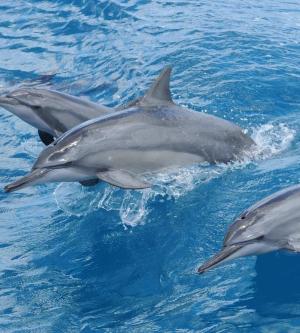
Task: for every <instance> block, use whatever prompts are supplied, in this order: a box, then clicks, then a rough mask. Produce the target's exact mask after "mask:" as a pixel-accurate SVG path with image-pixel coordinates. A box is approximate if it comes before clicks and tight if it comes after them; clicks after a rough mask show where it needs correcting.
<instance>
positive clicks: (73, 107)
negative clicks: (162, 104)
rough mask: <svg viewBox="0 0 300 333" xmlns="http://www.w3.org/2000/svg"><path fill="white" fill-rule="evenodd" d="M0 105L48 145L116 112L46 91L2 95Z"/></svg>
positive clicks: (26, 88) (41, 89)
mask: <svg viewBox="0 0 300 333" xmlns="http://www.w3.org/2000/svg"><path fill="white" fill-rule="evenodd" d="M0 106H1V107H3V108H5V109H6V110H8V111H10V112H12V113H13V114H15V115H16V116H18V117H19V118H21V119H22V120H23V121H25V122H26V123H28V124H30V125H31V126H33V127H35V128H37V129H38V131H39V135H40V138H41V140H42V141H43V143H45V144H46V145H48V144H50V143H51V142H53V141H54V138H57V137H59V136H60V135H61V134H63V133H64V132H66V131H67V130H69V129H71V128H72V127H74V126H76V125H78V124H80V123H82V122H84V121H86V120H89V119H92V118H96V117H99V116H101V115H103V114H108V113H110V112H113V111H114V110H113V109H111V108H109V107H105V106H102V105H98V104H96V103H93V102H90V101H87V100H83V99H80V98H78V97H75V96H71V95H67V94H63V93H60V92H58V91H55V90H48V89H44V88H34V87H24V88H19V89H16V90H14V91H12V92H11V93H8V94H6V95H5V96H0Z"/></svg>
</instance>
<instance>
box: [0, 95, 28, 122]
mask: <svg viewBox="0 0 300 333" xmlns="http://www.w3.org/2000/svg"><path fill="white" fill-rule="evenodd" d="M0 106H1V107H3V108H4V109H6V110H8V111H10V112H11V113H13V114H15V115H16V116H18V117H20V118H21V119H24V120H25V119H27V118H28V114H30V113H31V108H30V107H29V106H28V105H24V104H21V103H20V102H19V101H18V100H17V99H15V98H14V97H13V96H10V95H9V94H7V95H3V96H0Z"/></svg>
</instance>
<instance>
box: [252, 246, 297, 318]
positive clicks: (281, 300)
mask: <svg viewBox="0 0 300 333" xmlns="http://www.w3.org/2000/svg"><path fill="white" fill-rule="evenodd" d="M255 270H256V276H255V277H254V281H253V282H254V288H253V294H252V295H251V298H250V299H249V300H247V301H246V306H247V307H248V308H252V309H253V310H255V311H256V313H257V314H258V315H260V316H262V317H273V318H274V317H276V318H278V319H288V318H296V317H298V318H299V316H300V305H299V300H300V283H299V281H300V256H299V255H297V254H292V253H287V252H281V251H280V252H272V253H269V254H265V255H262V256H258V257H257V260H256V264H255Z"/></svg>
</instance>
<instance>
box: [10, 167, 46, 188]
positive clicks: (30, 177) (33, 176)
mask: <svg viewBox="0 0 300 333" xmlns="http://www.w3.org/2000/svg"><path fill="white" fill-rule="evenodd" d="M48 172H49V170H48V169H35V170H33V171H31V172H30V173H29V174H27V175H26V176H24V177H21V178H20V179H18V180H16V181H15V182H13V183H11V184H8V185H6V186H5V187H4V191H5V192H13V191H16V190H19V189H21V188H24V187H27V186H29V185H34V184H37V183H39V181H40V180H41V178H43V177H44V176H45V175H46V174H47V173H48Z"/></svg>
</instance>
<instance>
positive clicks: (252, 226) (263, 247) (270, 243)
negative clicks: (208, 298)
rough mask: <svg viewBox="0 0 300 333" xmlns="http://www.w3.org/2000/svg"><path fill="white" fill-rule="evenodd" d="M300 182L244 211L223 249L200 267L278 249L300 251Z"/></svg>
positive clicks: (201, 271) (205, 267)
mask: <svg viewBox="0 0 300 333" xmlns="http://www.w3.org/2000/svg"><path fill="white" fill-rule="evenodd" d="M299 201H300V185H295V186H291V187H288V188H286V189H284V190H282V191H279V192H276V193H275V194H273V195H271V196H268V197H266V198H265V199H263V200H261V201H259V202H257V203H256V204H255V205H253V206H251V207H250V208H248V209H247V210H246V211H244V212H243V213H242V214H241V215H240V216H239V217H238V218H237V219H236V220H235V222H234V223H233V224H232V225H231V226H230V228H229V230H228V232H227V234H226V237H225V239H224V243H223V248H222V250H221V251H220V252H219V253H217V254H216V255H215V256H214V257H213V258H212V259H210V260H209V261H207V262H206V263H204V264H203V265H202V266H200V267H199V269H198V272H199V273H204V272H206V271H207V270H209V269H211V268H213V267H215V266H217V265H219V264H221V263H224V262H226V261H228V260H232V259H235V258H238V257H242V256H249V255H258V254H261V253H267V252H271V251H275V250H279V249H284V250H288V251H293V252H299V251H300V209H299Z"/></svg>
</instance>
